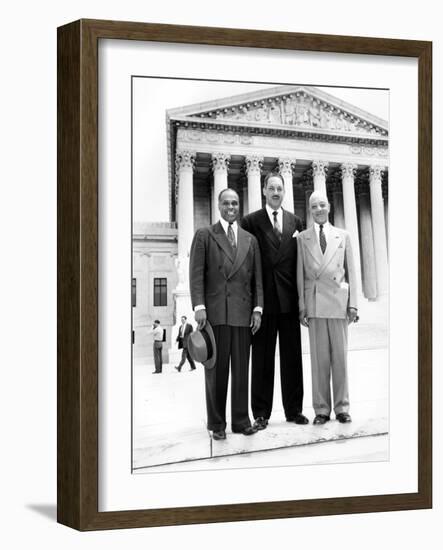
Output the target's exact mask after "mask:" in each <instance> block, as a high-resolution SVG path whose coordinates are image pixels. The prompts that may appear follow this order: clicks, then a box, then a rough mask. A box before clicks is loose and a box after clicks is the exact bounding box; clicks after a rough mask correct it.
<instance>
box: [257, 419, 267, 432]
mask: <svg viewBox="0 0 443 550" xmlns="http://www.w3.org/2000/svg"><path fill="white" fill-rule="evenodd" d="M267 426H268V420H267V419H266V418H265V417H264V416H258V417H257V418H256V419H255V422H254V428H256V429H257V430H265V429H266V427H267Z"/></svg>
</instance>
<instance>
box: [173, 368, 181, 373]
mask: <svg viewBox="0 0 443 550" xmlns="http://www.w3.org/2000/svg"><path fill="white" fill-rule="evenodd" d="M174 369H175V370H177V371H178V372H181V370H182V368H181V367H174Z"/></svg>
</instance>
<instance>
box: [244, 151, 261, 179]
mask: <svg viewBox="0 0 443 550" xmlns="http://www.w3.org/2000/svg"><path fill="white" fill-rule="evenodd" d="M263 160H264V159H263V156H262V155H257V154H253V155H247V156H246V157H245V162H246V173H247V174H248V176H249V175H253V174H255V175H260V174H261V168H262V166H263Z"/></svg>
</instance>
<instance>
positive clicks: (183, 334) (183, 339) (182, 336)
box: [174, 315, 195, 372]
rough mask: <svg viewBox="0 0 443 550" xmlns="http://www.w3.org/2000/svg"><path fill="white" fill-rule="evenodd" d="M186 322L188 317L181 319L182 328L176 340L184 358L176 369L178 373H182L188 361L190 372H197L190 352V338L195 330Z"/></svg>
mask: <svg viewBox="0 0 443 550" xmlns="http://www.w3.org/2000/svg"><path fill="white" fill-rule="evenodd" d="M186 321H187V317H186V315H183V316H182V318H181V322H182V323H181V325H180V328H179V329H178V335H177V339H176V342H177V343H178V349H181V350H182V357H181V360H180V363H179V364H178V365H177V366H176V367H174V368H175V369H176V370H178V372H181V370H182V366H183V365H184V364H185V361H186V359H187V360H188V361H189V364H190V365H191V369H190V370H195V363H194V360H193V359H192V357H191V356H190V354H189V350H188V338H189V335H190V334H191V332H192V330H193V328H192V325H191V324H190V323H187V322H186Z"/></svg>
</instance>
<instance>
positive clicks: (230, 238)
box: [228, 222, 236, 250]
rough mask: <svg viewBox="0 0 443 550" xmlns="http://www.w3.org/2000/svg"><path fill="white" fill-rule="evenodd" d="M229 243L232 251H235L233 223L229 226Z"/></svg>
mask: <svg viewBox="0 0 443 550" xmlns="http://www.w3.org/2000/svg"><path fill="white" fill-rule="evenodd" d="M228 241H229V242H230V244H231V246H232V249H233V250H235V249H236V246H235V235H234V230H233V229H232V222H230V223H229V225H228Z"/></svg>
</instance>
